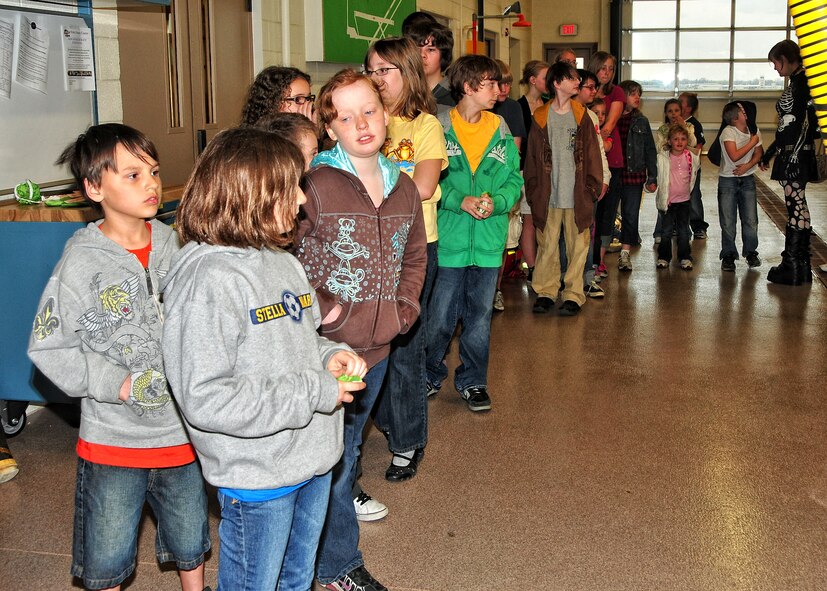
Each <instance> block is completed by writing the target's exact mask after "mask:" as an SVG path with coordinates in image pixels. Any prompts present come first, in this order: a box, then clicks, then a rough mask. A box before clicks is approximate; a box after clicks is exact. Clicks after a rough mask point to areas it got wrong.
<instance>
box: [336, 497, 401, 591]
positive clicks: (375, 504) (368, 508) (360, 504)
mask: <svg viewBox="0 0 827 591" xmlns="http://www.w3.org/2000/svg"><path fill="white" fill-rule="evenodd" d="M353 507H354V508H355V509H356V519H358V520H359V521H377V520H379V519H382V518H384V517H385V516H386V515H387V514H388V508H387V507H386V506H385V505H383V504H382V503H380V502H379V501H377V500H376V499H374V498H373V497H372V496H370V495H369V494H368V493H366V492H360V493H359V496H358V497H356V498H355V499H353ZM330 588H331V589H338V587H330ZM348 589H350V587H348Z"/></svg>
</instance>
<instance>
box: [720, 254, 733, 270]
mask: <svg viewBox="0 0 827 591" xmlns="http://www.w3.org/2000/svg"><path fill="white" fill-rule="evenodd" d="M734 270H735V257H731V256H730V257H724V260H722V261H721V271H734Z"/></svg>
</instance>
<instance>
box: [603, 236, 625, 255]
mask: <svg viewBox="0 0 827 591" xmlns="http://www.w3.org/2000/svg"><path fill="white" fill-rule="evenodd" d="M622 246H623V245H622V244H621V243H620V240H618V239H617V238H612V241H611V242H610V243H609V246H607V247H606V252H617V251H618V250H620V249H621V247H622Z"/></svg>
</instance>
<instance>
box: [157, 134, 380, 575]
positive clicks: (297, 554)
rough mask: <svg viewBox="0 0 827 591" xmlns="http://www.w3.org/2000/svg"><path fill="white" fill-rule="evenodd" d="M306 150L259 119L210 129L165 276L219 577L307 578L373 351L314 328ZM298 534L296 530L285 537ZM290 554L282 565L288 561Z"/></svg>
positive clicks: (171, 374)
mask: <svg viewBox="0 0 827 591" xmlns="http://www.w3.org/2000/svg"><path fill="white" fill-rule="evenodd" d="M303 162H304V159H303V157H302V156H301V152H300V151H299V149H298V148H297V147H296V146H294V145H293V144H292V143H291V142H290V141H288V140H286V139H283V138H280V137H278V136H276V135H275V134H271V133H268V132H264V131H259V130H256V129H232V130H229V131H225V132H223V133H221V134H219V135H218V136H216V137H215V139H213V141H212V142H211V143H210V145H208V146H207V148H206V150H205V151H204V154H203V155H202V156H201V158H200V159H199V161H198V163H197V164H196V168H195V170H194V172H193V174H192V176H191V177H190V179H189V181H188V182H187V186H186V188H185V190H184V195H183V197H182V198H181V205H180V207H179V209H178V215H177V221H178V230H179V232H180V235H181V241H182V243H183V244H184V247H183V248H182V250H181V251H180V252H179V253H178V255H177V256H176V257H175V258H174V260H173V263H172V267H171V269H170V273H169V275H168V277H167V280H166V282H165V284H164V297H165V305H166V311H167V320H166V324H165V330H164V348H165V349H164V350H165V355H166V364H167V375H168V378H169V381H170V384H171V385H172V387H173V392H174V396H175V398H176V400H177V402H178V404H179V406H180V408H181V413H182V414H183V416H184V420H185V422H186V425H187V429H188V431H189V434H190V437H191V438H192V442H193V445H194V446H195V449H196V452H197V453H198V457H199V459H200V460H201V465H202V467H203V471H204V477H205V478H206V479H207V481H208V482H209V483H210V484H212V485H214V486H216V487H217V488H218V500H219V504H220V506H221V523H220V525H219V539H220V544H221V550H220V557H221V558H220V563H219V568H218V584H219V589H234V590H235V589H244V590H246V589H250V590H254V589H275V588H276V587H277V586H278V588H279V589H285V590H286V589H301V590H303V591H304V590H306V589H309V588H310V587H311V585H312V582H313V565H314V562H315V557H316V548H317V546H318V541H319V536H320V534H321V529H322V525H323V523H324V518H325V514H326V511H327V502H328V497H329V493H330V481H331V474H330V470H331V468H332V467H333V466H334V464H336V462H337V461H338V459H339V456H340V455H341V453H342V421H343V412H342V409H341V403H342V402H349V401H351V400H353V397H352V395H351V394H350V393H349V392H351V391H353V390H357V389H361V388H363V387H364V383H362V382H358V383H354V382H344V381H337V379H336V378H337V377H340V376H342V375H343V374H346V375H348V376H353V375H357V376H359V377H361V376H364V375H365V373H366V372H367V364H366V363H365V362H364V360H362V359H361V358H360V357H358V356H357V355H356V354H355V353H353V351H351V350H350V349H349V348H348V347H347V346H345V345H339V344H337V343H334V342H332V341H329V340H328V339H326V338H324V337H321V336H319V335H318V334H317V332H316V329H317V328H318V326H319V324H320V322H321V315H320V312H319V305H318V302H317V301H316V293H315V291H314V290H313V289H312V288H311V287H310V284H309V283H308V281H307V277H306V276H305V274H304V271H303V270H302V267H301V265H300V264H299V263H298V261H296V259H295V258H293V256H292V255H290V254H289V253H287V252H285V251H284V250H282V247H284V246H287V245H288V244H290V242H291V237H292V231H293V226H294V224H295V217H296V214H297V212H298V206H299V204H301V203H302V202H303V201H304V194H303V193H302V192H301V190H300V189H299V186H298V181H299V177H300V175H301V173H302V169H303ZM288 541H289V544H288ZM282 564H284V565H285V568H284V569H282Z"/></svg>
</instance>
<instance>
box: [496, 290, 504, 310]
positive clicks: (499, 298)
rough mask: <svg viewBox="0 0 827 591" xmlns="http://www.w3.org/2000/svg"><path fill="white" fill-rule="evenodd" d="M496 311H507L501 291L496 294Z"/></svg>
mask: <svg viewBox="0 0 827 591" xmlns="http://www.w3.org/2000/svg"><path fill="white" fill-rule="evenodd" d="M494 309H495V310H497V311H498V312H502V311H503V310H505V303H503V292H501V291H500V290H499V289H498V290H497V293H495V294H494Z"/></svg>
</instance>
